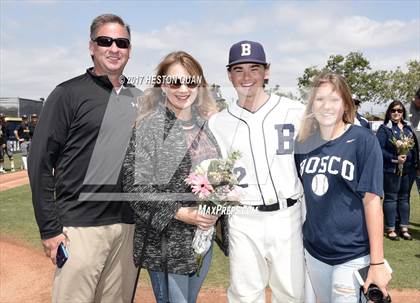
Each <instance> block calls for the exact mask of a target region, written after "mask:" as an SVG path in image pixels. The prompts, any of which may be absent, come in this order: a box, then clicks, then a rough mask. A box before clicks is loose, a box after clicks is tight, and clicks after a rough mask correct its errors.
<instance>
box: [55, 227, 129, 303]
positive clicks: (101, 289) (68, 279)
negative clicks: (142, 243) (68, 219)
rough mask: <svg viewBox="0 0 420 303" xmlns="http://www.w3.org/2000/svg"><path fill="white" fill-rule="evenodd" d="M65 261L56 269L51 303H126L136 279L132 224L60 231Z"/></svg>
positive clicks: (71, 228)
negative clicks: (63, 240) (66, 238)
mask: <svg viewBox="0 0 420 303" xmlns="http://www.w3.org/2000/svg"><path fill="white" fill-rule="evenodd" d="M64 233H65V234H66V235H67V237H68V243H67V250H68V254H69V259H68V260H67V262H66V263H65V264H64V266H63V267H62V268H61V269H60V268H57V270H56V272H55V276H54V282H53V293H52V302H54V303H67V302H68V303H90V302H95V303H96V302H98V303H99V302H102V303H107V302H109V303H119V302H121V303H125V302H130V300H131V296H132V293H133V289H134V283H135V280H136V276H137V268H136V267H135V266H134V262H133V234H134V225H132V224H112V225H105V226H95V227H64Z"/></svg>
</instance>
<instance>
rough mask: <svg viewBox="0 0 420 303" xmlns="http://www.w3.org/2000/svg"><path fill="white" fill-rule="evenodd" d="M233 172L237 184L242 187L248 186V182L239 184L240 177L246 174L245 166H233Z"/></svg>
mask: <svg viewBox="0 0 420 303" xmlns="http://www.w3.org/2000/svg"><path fill="white" fill-rule="evenodd" d="M233 173H234V174H235V175H236V178H237V179H238V185H239V186H240V187H242V188H245V187H248V183H244V184H240V183H241V181H242V179H243V178H245V176H246V171H245V168H243V167H235V168H234V169H233Z"/></svg>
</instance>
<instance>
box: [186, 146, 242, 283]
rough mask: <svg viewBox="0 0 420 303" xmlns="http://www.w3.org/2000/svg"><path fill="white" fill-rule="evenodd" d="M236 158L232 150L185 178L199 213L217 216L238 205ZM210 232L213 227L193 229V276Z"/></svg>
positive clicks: (213, 229)
mask: <svg viewBox="0 0 420 303" xmlns="http://www.w3.org/2000/svg"><path fill="white" fill-rule="evenodd" d="M240 157H241V154H240V152H239V151H234V152H232V153H230V154H229V155H228V158H227V159H209V160H205V161H203V162H201V163H200V164H199V165H198V166H197V167H196V168H195V170H194V172H192V173H191V174H190V175H189V176H188V177H187V179H185V182H186V183H187V184H188V185H189V186H190V187H191V189H192V192H193V193H194V194H195V195H196V196H197V197H198V207H199V211H203V212H204V213H206V214H211V215H221V214H224V213H226V209H227V208H231V207H234V206H238V205H240V203H239V199H240V187H239V186H238V180H237V178H236V176H235V174H234V173H233V168H234V165H235V162H236V161H237V160H238V159H239V158H240ZM214 232H215V228H214V226H212V227H211V228H210V229H209V230H201V229H199V228H197V230H196V231H195V235H194V239H193V242H192V246H193V249H194V252H195V254H196V258H197V265H198V270H197V275H199V274H200V269H201V266H202V263H203V258H204V255H205V254H206V253H207V251H208V250H209V248H210V246H211V243H212V240H213V234H214Z"/></svg>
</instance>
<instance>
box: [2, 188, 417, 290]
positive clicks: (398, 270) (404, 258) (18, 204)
mask: <svg viewBox="0 0 420 303" xmlns="http://www.w3.org/2000/svg"><path fill="white" fill-rule="evenodd" d="M414 188H415V186H414V187H413V191H412V197H411V215H410V231H411V234H412V236H413V238H414V240H413V241H402V240H401V241H398V242H395V241H390V240H388V239H386V238H385V239H384V245H385V257H386V258H387V259H388V261H389V263H390V264H391V266H392V267H393V269H394V275H393V280H392V282H391V285H390V286H391V288H416V289H420V199H419V195H418V193H417V192H416V191H415V190H414ZM0 237H2V238H3V237H7V238H13V239H17V240H19V241H22V242H23V243H27V244H29V245H30V246H32V247H35V248H36V249H39V250H41V245H40V240H39V233H38V227H37V226H36V223H35V219H34V212H33V208H32V203H31V200H30V189H29V186H22V187H18V188H15V189H11V190H8V191H6V192H0ZM228 276H229V269H228V259H227V258H226V257H225V256H224V255H223V254H222V253H221V252H220V250H219V249H218V248H217V246H216V245H215V249H214V257H213V261H212V266H211V268H210V273H209V275H208V277H207V279H206V282H205V285H204V287H227V285H228ZM141 279H142V280H143V281H144V282H145V283H146V284H148V283H149V282H148V279H147V277H146V275H145V274H144V272H143V273H142V276H141Z"/></svg>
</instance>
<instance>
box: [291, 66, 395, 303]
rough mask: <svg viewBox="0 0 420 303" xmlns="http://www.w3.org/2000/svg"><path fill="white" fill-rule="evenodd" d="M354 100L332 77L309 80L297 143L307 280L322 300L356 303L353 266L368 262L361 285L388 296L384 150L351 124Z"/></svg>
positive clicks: (341, 82)
mask: <svg viewBox="0 0 420 303" xmlns="http://www.w3.org/2000/svg"><path fill="white" fill-rule="evenodd" d="M354 113H355V109H354V103H353V101H352V98H351V94H350V91H349V88H348V86H347V84H346V82H345V80H344V78H342V77H341V76H339V75H336V74H323V75H321V76H319V77H318V79H317V80H315V82H314V90H313V92H312V94H311V96H310V99H309V103H308V106H307V108H306V112H305V119H304V121H303V123H302V127H301V130H300V132H299V136H298V141H299V142H298V144H297V146H296V151H295V154H296V164H297V167H298V171H299V173H300V177H301V179H302V183H303V187H304V192H305V200H306V207H307V214H306V221H305V223H304V226H303V238H304V247H305V259H306V264H307V267H308V272H309V277H310V280H311V283H312V285H313V288H314V291H315V294H316V296H317V299H318V300H319V301H320V302H358V300H359V293H360V291H359V289H360V285H359V284H358V282H357V280H356V278H355V276H354V271H355V270H357V269H360V268H363V267H365V266H367V265H369V264H370V265H371V266H370V269H369V272H368V277H367V279H366V281H365V284H364V290H365V291H366V290H367V288H368V286H369V285H370V284H375V285H377V286H378V287H379V288H380V289H381V291H382V292H383V294H384V295H385V296H387V295H388V294H387V290H386V286H387V285H388V282H389V281H390V279H391V276H390V273H389V272H388V271H387V269H386V267H385V265H384V254H383V237H382V232H383V214H382V207H381V201H380V197H381V196H382V195H383V177H382V176H383V175H382V153H381V149H380V146H379V143H378V141H377V140H376V137H375V136H374V134H373V133H372V132H371V131H369V130H368V129H366V128H364V127H361V126H356V125H352V124H351V123H352V122H353V121H354Z"/></svg>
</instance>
